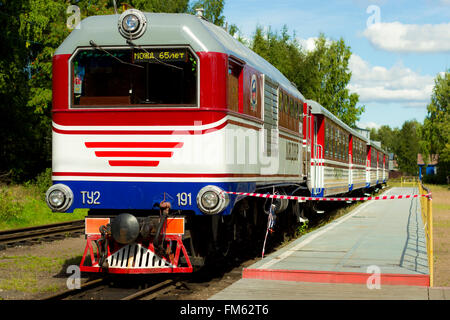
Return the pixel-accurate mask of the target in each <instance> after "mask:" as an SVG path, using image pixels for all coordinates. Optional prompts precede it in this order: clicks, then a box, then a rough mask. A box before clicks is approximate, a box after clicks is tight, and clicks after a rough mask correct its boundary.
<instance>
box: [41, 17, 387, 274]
mask: <svg viewBox="0 0 450 320" xmlns="http://www.w3.org/2000/svg"><path fill="white" fill-rule="evenodd" d="M385 157H386V154H385V152H383V151H382V149H381V148H380V146H379V145H376V144H374V143H373V142H371V141H369V140H368V139H367V138H365V137H364V136H363V135H361V134H360V133H358V132H357V131H355V130H354V129H352V128H350V127H348V126H347V125H345V124H344V123H343V122H342V121H340V120H339V119H337V118H336V117H335V116H333V115H332V114H331V113H330V112H328V111H327V110H326V109H325V108H323V107H322V106H320V105H319V104H318V103H316V102H314V101H310V100H306V99H305V97H303V95H302V94H301V93H300V92H299V91H298V90H297V89H296V87H295V86H293V85H292V83H291V82H290V81H289V80H288V79H286V78H285V77H284V76H283V75H282V74H281V73H280V72H279V71H278V70H277V69H276V68H274V67H273V66H272V65H271V64H269V63H268V62H267V61H265V60H264V59H263V58H261V57H260V56H258V55H257V54H255V53H254V52H253V51H251V50H250V49H248V48H247V47H245V46H244V45H242V44H241V43H240V42H238V41H237V40H235V39H234V38H233V37H231V36H230V35H229V34H228V33H227V32H226V31H225V30H223V29H222V28H220V27H218V26H216V25H214V24H212V23H210V22H208V21H206V20H205V19H202V18H199V17H195V16H192V15H188V14H163V13H159V14H156V13H142V12H140V11H138V10H135V9H130V10H127V11H125V12H124V13H122V15H120V17H119V16H118V15H110V16H93V17H89V18H86V19H84V20H83V21H82V22H81V24H80V25H79V27H78V28H76V29H75V30H73V31H72V33H71V34H70V35H69V36H68V38H67V39H66V40H65V41H64V42H63V43H62V44H61V46H60V47H59V48H58V49H57V51H56V53H55V55H54V57H53V168H52V169H53V182H54V184H53V186H52V187H51V188H50V189H49V190H48V191H47V195H46V199H47V203H48V205H49V207H50V208H51V209H52V210H53V211H58V212H72V211H73V210H74V209H77V208H87V209H89V214H88V216H87V217H86V238H87V245H86V250H85V253H84V256H83V261H82V263H81V270H82V271H91V272H110V273H155V272H191V271H192V270H193V265H195V264H197V263H201V261H202V259H203V258H204V257H205V256H207V255H208V254H210V253H211V252H220V253H225V252H226V251H227V249H228V247H229V245H230V243H231V242H232V241H234V240H239V239H242V238H243V237H251V236H252V232H251V229H252V228H256V227H257V226H258V225H264V224H266V221H267V218H266V217H265V216H264V212H263V210H260V209H261V208H260V203H259V202H258V201H257V199H254V198H253V199H252V198H246V197H238V196H235V195H231V194H227V193H226V192H228V191H231V192H255V191H256V192H270V193H272V192H278V193H281V194H311V195H313V196H327V195H335V194H344V193H348V192H351V191H354V190H357V189H358V190H364V189H365V188H368V187H372V186H374V185H378V184H381V183H383V182H386V179H387V174H386V166H385V163H386V158H385ZM299 205H300V204H299V203H298V202H295V203H288V201H287V200H281V201H278V202H277V206H276V212H277V214H280V215H282V214H283V212H294V213H296V214H297V216H298V212H299ZM287 214H288V213H286V215H287Z"/></svg>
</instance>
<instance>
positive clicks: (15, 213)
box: [0, 188, 24, 221]
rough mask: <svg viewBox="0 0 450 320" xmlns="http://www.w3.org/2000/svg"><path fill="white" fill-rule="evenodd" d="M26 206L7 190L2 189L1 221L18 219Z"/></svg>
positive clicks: (0, 191) (0, 201)
mask: <svg viewBox="0 0 450 320" xmlns="http://www.w3.org/2000/svg"><path fill="white" fill-rule="evenodd" d="M23 208H24V205H23V203H21V202H20V201H18V200H17V199H15V197H14V194H13V193H12V192H11V191H10V190H8V189H7V188H1V189H0V221H7V220H11V219H16V218H18V217H19V216H20V214H21V212H22V211H23Z"/></svg>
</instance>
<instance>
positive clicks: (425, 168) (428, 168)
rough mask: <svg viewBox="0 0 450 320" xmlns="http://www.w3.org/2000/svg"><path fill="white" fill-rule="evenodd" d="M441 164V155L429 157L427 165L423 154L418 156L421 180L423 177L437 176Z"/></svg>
mask: <svg viewBox="0 0 450 320" xmlns="http://www.w3.org/2000/svg"><path fill="white" fill-rule="evenodd" d="M438 163H439V155H438V154H432V155H428V159H427V163H426V164H425V161H424V160H423V157H422V154H421V153H419V154H417V165H418V166H419V178H420V180H422V175H427V176H428V175H435V174H437V170H438Z"/></svg>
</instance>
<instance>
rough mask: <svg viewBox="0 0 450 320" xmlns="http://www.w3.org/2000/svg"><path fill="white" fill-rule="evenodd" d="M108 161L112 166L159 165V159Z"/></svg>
mask: <svg viewBox="0 0 450 320" xmlns="http://www.w3.org/2000/svg"><path fill="white" fill-rule="evenodd" d="M108 162H109V165H110V166H112V167H157V166H158V165H159V161H139V160H137V161H134V160H133V161H132V160H110V161H108Z"/></svg>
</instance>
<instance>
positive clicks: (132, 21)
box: [122, 14, 139, 32]
mask: <svg viewBox="0 0 450 320" xmlns="http://www.w3.org/2000/svg"><path fill="white" fill-rule="evenodd" d="M122 27H123V29H124V30H125V31H126V32H134V31H135V30H136V29H137V28H138V27H139V18H138V17H136V16H135V15H134V14H129V15H127V16H126V17H125V18H124V19H123V21H122Z"/></svg>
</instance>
